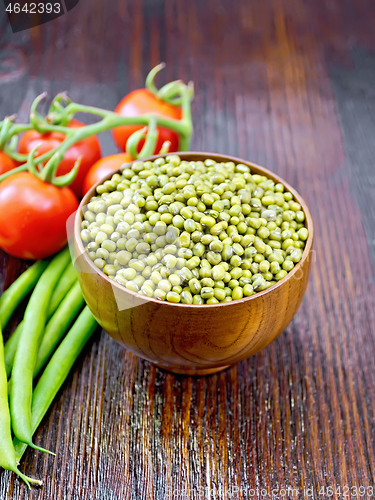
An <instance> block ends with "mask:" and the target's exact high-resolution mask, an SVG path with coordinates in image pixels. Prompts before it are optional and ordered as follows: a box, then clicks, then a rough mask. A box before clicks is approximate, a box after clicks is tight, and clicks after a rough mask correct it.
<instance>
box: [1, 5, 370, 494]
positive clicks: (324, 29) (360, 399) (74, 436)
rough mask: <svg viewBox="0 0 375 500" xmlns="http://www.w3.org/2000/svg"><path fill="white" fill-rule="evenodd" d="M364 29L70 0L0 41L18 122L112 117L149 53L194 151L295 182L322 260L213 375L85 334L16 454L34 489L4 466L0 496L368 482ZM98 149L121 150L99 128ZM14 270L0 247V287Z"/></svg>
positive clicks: (278, 12) (7, 104)
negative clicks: (279, 318) (288, 308)
mask: <svg viewBox="0 0 375 500" xmlns="http://www.w3.org/2000/svg"><path fill="white" fill-rule="evenodd" d="M374 21H375V12H374V7H373V5H372V3H371V2H370V1H367V0H347V1H345V2H340V1H339V0H333V1H331V2H329V3H327V2H324V1H323V0H267V1H263V2H260V1H255V2H247V1H246V0H239V1H238V2H229V1H228V0H206V1H204V2H203V1H199V0H191V1H189V2H179V1H178V0H157V1H151V0H129V1H128V2H121V1H120V0H112V1H111V2H100V1H99V0H92V1H91V2H90V5H88V3H87V2H85V1H84V0H81V2H79V4H78V6H77V7H75V8H74V9H73V10H72V11H71V12H69V13H68V14H67V15H65V16H63V17H61V18H59V19H57V20H55V21H53V22H51V23H50V24H46V25H44V26H43V27H41V28H36V29H33V30H30V31H28V32H24V33H19V34H16V35H13V34H12V33H11V32H10V30H9V28H4V29H3V30H2V33H1V40H0V43H1V72H0V112H1V115H4V114H7V113H12V112H18V113H19V116H20V119H25V117H26V116H27V110H28V107H29V105H30V103H31V101H32V99H33V98H34V97H35V95H37V94H38V93H40V92H42V91H43V90H48V91H49V92H50V94H51V95H54V94H56V93H57V92H59V91H62V90H68V92H69V93H70V95H71V96H72V98H73V99H76V100H77V101H80V102H83V103H90V104H96V105H98V106H104V107H107V108H112V109H113V108H114V106H115V105H116V104H117V102H118V101H119V100H120V98H121V97H122V96H123V95H124V94H125V93H126V92H128V91H130V90H131V89H133V88H135V87H137V86H142V85H143V80H144V76H145V74H146V73H147V71H148V70H149V69H150V68H151V67H152V66H153V65H155V64H156V63H157V62H159V61H161V60H164V61H165V62H166V63H167V69H166V74H165V76H163V77H162V78H161V82H162V83H163V82H165V81H167V80H171V79H175V78H183V79H184V80H190V79H191V80H193V81H194V82H195V87H196V99H195V101H194V106H193V108H194V109H193V112H194V121H195V135H194V139H193V144H192V146H193V147H194V149H197V150H200V149H201V150H203V149H204V150H212V151H218V152H223V153H228V154H236V155H239V156H242V157H244V158H247V159H251V160H253V161H254V162H257V163H261V164H263V165H264V166H265V167H267V168H269V169H271V170H274V171H276V172H277V173H278V174H279V175H281V176H282V177H284V178H285V180H287V181H288V182H290V183H291V184H292V185H293V186H295V187H296V189H297V190H299V192H300V193H301V194H302V196H303V197H304V198H305V200H306V201H307V203H308V204H309V206H310V209H311V213H312V216H313V219H314V222H315V228H316V244H315V250H316V262H314V263H313V266H312V274H311V281H310V284H309V287H308V291H307V293H306V297H305V299H304V301H303V304H302V306H301V308H300V310H299V312H298V313H297V315H296V317H295V318H294V320H293V322H292V323H291V325H290V326H289V327H288V328H287V329H286V331H285V332H284V334H282V335H281V337H280V338H278V339H277V340H276V341H275V342H274V343H273V344H271V345H270V346H269V347H268V348H267V349H265V350H264V351H262V352H261V353H259V354H258V355H257V356H254V357H253V358H250V359H249V360H246V361H244V362H242V363H240V364H238V365H236V366H233V367H232V368H230V369H229V370H227V371H225V372H223V373H220V374H218V375H213V376H211V377H207V378H191V377H188V378H184V377H175V376H173V375H171V374H168V373H166V372H162V371H159V370H157V369H155V368H154V367H153V366H151V365H150V364H149V363H148V362H145V361H143V360H140V359H137V358H136V357H135V356H133V355H132V354H130V353H128V352H126V351H125V350H123V349H121V348H119V347H118V346H117V345H116V344H115V343H114V341H112V340H111V339H110V338H109V337H108V336H107V335H106V334H105V333H102V334H101V335H98V337H97V338H95V339H94V341H93V342H92V343H91V344H90V345H89V346H87V348H86V349H85V351H84V353H83V354H82V355H81V357H80V358H79V360H78V361H77V363H76V365H75V367H74V369H73V371H72V374H71V375H70V376H69V378H68V380H67V381H66V383H65V384H64V387H63V388H62V390H61V391H60V393H59V394H58V396H57V398H56V401H55V403H54V405H53V406H52V408H51V410H50V411H49V413H48V415H47V416H46V418H45V419H44V421H43V423H42V425H41V428H40V430H39V431H38V433H37V435H36V442H37V443H38V444H40V445H42V446H47V447H48V448H50V449H52V450H55V451H56V452H57V456H56V458H53V457H50V456H47V455H42V454H40V453H35V452H34V451H32V452H31V451H29V452H27V454H26V456H25V458H24V459H23V461H22V463H21V469H22V470H23V471H27V472H28V473H29V474H32V475H35V476H39V477H41V478H42V479H43V480H44V481H45V484H44V486H43V488H40V489H34V490H33V491H32V493H30V494H29V493H27V491H26V488H25V487H24V486H22V485H21V482H20V481H19V480H18V479H15V478H14V477H13V476H11V475H10V474H8V473H6V472H4V471H1V472H0V498H4V499H8V498H9V499H11V498H19V499H25V498H33V499H38V500H42V499H51V498H53V499H54V500H59V499H80V500H81V499H82V500H83V499H90V500H91V499H100V500H120V499H121V500H122V499H137V500H138V499H163V500H164V499H166V498H173V495H174V498H193V499H195V498H200V497H199V495H200V494H201V495H203V496H201V498H225V496H223V495H222V496H221V497H220V496H219V493H220V491H225V490H226V491H227V492H234V491H237V490H236V488H238V495H237V497H238V498H243V499H246V498H272V496H268V497H267V496H265V493H264V492H263V493H262V489H264V490H265V491H266V492H267V495H272V489H276V490H278V491H279V494H281V492H280V489H281V488H284V487H285V488H292V489H291V490H289V497H288V496H286V497H287V498H308V496H307V492H306V491H307V490H305V493H304V489H307V488H312V489H313V494H314V497H313V498H323V497H324V495H323V496H322V495H319V491H320V490H321V488H322V487H324V488H326V487H327V486H332V487H333V488H334V489H335V488H336V487H341V492H343V488H344V487H345V486H346V485H347V486H349V487H351V486H357V487H359V486H364V487H366V488H367V487H371V486H373V477H374V470H375V469H374V468H375V456H374V443H373V435H374V431H375V422H374V416H375V395H374V386H375V370H374V360H373V354H372V353H373V351H374V348H375V341H374V338H375V335H374V334H375V332H374V324H375V322H374V311H375V307H374V306H375V290H374V281H373V266H374V245H373V239H374V229H375V220H374V210H373V208H372V207H373V205H374V203H373V201H374V199H373V196H374V190H373V189H372V187H373V186H374V182H375V170H374V168H373V164H372V158H373V156H374V155H373V153H374V151H373V141H372V140H371V138H372V137H374V135H375V123H374V120H373V118H372V115H373V113H372V110H373V103H374V94H373V88H374V85H373V80H374V70H373V68H374V55H373V51H374V49H375V32H374V30H373V25H374ZM1 26H3V27H4V26H5V22H2V23H1ZM353 49H355V50H354V52H353ZM7 51H8V52H7ZM7 57H8V59H7ZM12 61H13V63H12V64H13V67H12V65H9V62H12ZM103 146H104V151H105V153H108V154H109V153H110V152H112V151H115V148H114V146H113V144H112V142H111V137H110V135H109V134H106V135H105V136H104V139H103ZM24 268H25V264H24V263H21V262H20V261H17V260H16V259H9V258H8V257H7V256H6V255H5V254H4V253H0V283H1V284H0V287H1V288H0V290H2V289H4V288H5V287H7V286H8V285H9V284H10V283H11V282H12V281H13V280H14V279H15V278H16V276H17V275H18V274H19V273H20V272H21V271H22V270H23V269H24ZM20 315H21V310H20V311H19V312H18V315H17V317H15V318H14V320H13V321H12V325H11V328H10V329H14V327H15V326H16V323H17V321H18V320H19V317H20ZM10 329H8V330H7V331H6V332H5V333H6V335H7V336H8V335H9V333H10ZM220 488H221V490H220ZM257 488H258V491H257ZM309 491H310V492H311V491H312V490H309ZM215 492H216V493H215ZM169 493H171V495H169ZM184 495H185V496H184ZM215 495H216V496H215ZM262 495H263V496H262ZM366 495H367V497H369V498H370V496H371V495H370V490H367V491H366ZM366 495H365V497H366ZM326 496H328V495H326ZM227 497H228V496H227ZM310 497H312V496H310ZM234 498H235V496H234Z"/></svg>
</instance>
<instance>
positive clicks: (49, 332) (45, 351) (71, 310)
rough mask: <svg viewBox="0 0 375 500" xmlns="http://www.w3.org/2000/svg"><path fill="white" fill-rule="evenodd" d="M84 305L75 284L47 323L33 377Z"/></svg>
mask: <svg viewBox="0 0 375 500" xmlns="http://www.w3.org/2000/svg"><path fill="white" fill-rule="evenodd" d="M84 303H85V301H84V298H83V295H82V292H81V287H80V286H79V283H78V282H77V283H75V284H74V285H73V286H72V288H71V289H70V291H69V293H68V295H67V296H66V297H65V299H64V300H63V301H62V302H61V304H60V306H59V307H58V309H57V311H56V312H55V314H54V315H53V316H52V318H51V319H50V321H49V322H48V323H47V326H46V330H45V332H44V335H43V338H42V342H41V344H40V348H39V352H38V357H37V360H36V364H35V368H34V377H36V376H37V375H38V373H39V372H40V370H41V369H42V368H43V366H44V365H45V364H46V362H47V361H48V358H49V357H50V356H51V354H52V353H53V351H54V350H55V348H56V346H57V344H58V343H59V342H60V340H61V338H62V337H63V336H64V334H65V332H66V331H67V329H68V328H69V326H70V324H71V323H72V321H73V320H74V318H75V317H76V316H77V314H78V313H79V311H80V309H81V308H82V306H83V304H84Z"/></svg>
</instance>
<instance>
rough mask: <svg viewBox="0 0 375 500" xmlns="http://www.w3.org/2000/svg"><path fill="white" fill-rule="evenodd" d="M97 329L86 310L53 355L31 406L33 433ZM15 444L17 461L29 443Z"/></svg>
mask: <svg viewBox="0 0 375 500" xmlns="http://www.w3.org/2000/svg"><path fill="white" fill-rule="evenodd" d="M97 326H98V325H97V322H96V320H95V318H94V316H93V315H92V314H91V312H90V310H89V309H88V307H85V308H84V310H83V311H82V313H81V314H80V315H79V317H78V319H77V320H76V322H75V323H74V325H73V326H72V328H71V329H70V331H69V332H68V334H67V335H66V337H65V338H64V340H63V341H62V342H61V344H60V346H59V347H58V348H57V350H56V352H55V353H54V355H53V356H52V358H51V360H50V361H49V363H48V365H47V366H46V369H45V370H44V372H43V374H42V376H41V377H40V379H39V382H38V384H37V386H36V387H35V389H34V392H33V398H32V406H31V429H32V434H34V432H35V431H36V430H37V428H38V426H39V424H40V422H41V421H42V419H43V417H44V415H45V414H46V413H47V411H48V408H49V407H50V406H51V404H52V401H53V400H54V398H55V396H56V394H57V393H58V391H59V390H60V388H61V386H62V384H63V383H64V381H65V379H66V377H67V376H68V374H69V372H70V370H71V368H72V366H73V364H74V362H75V361H76V359H77V358H78V356H79V354H80V353H81V351H82V349H83V348H84V346H85V344H86V343H87V341H88V340H89V339H90V337H91V336H92V335H93V333H94V332H95V330H96V328H97ZM13 444H14V448H15V452H16V457H17V460H18V461H20V460H21V458H22V455H23V454H24V452H25V450H26V448H27V444H26V443H24V442H22V441H21V440H19V439H18V438H15V439H14V440H13Z"/></svg>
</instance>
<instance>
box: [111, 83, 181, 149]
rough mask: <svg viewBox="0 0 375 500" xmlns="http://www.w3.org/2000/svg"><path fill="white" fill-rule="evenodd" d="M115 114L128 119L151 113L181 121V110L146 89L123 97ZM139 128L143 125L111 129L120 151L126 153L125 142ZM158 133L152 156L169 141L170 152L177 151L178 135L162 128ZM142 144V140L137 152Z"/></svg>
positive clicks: (159, 128)
mask: <svg viewBox="0 0 375 500" xmlns="http://www.w3.org/2000/svg"><path fill="white" fill-rule="evenodd" d="M115 112H116V113H118V114H119V115H121V116H128V117H129V116H140V115H144V114H147V113H153V114H155V115H157V116H160V117H163V118H173V119H175V120H181V116H182V112H181V108H179V107H177V106H172V105H171V104H168V103H166V102H163V101H161V100H159V99H158V98H157V97H156V96H155V95H154V94H153V93H152V92H150V91H149V90H148V89H138V90H134V91H133V92H130V94H128V95H127V96H125V97H124V98H123V99H122V101H120V102H119V104H118V105H117V107H116V109H115ZM140 128H143V125H142V126H139V125H122V126H121V127H117V128H115V129H113V131H112V133H113V138H114V140H115V142H116V144H117V146H118V147H119V148H120V149H121V150H122V151H126V142H127V140H128V139H129V137H130V136H131V135H132V134H133V133H134V132H135V131H136V130H139V129H140ZM158 131H159V137H158V141H157V144H156V148H155V152H154V154H157V153H158V152H159V151H160V149H161V147H162V145H163V144H164V142H165V141H170V143H171V146H170V148H169V150H170V151H178V146H179V136H178V133H177V132H174V131H173V130H169V129H168V128H164V127H158ZM143 144H144V140H143V141H140V144H139V148H138V152H140V150H141V149H142V146H143Z"/></svg>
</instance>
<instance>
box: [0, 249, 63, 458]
mask: <svg viewBox="0 0 375 500" xmlns="http://www.w3.org/2000/svg"><path fill="white" fill-rule="evenodd" d="M69 259H70V253H69V248H68V247H67V248H66V249H65V250H63V251H62V252H60V253H59V254H58V255H57V256H56V257H54V259H53V260H52V261H51V262H50V264H49V265H48V267H47V269H46V270H45V271H44V273H43V274H42V276H41V278H40V279H39V281H38V283H37V285H36V287H35V290H34V293H33V294H32V296H31V298H30V301H29V303H28V305H27V308H26V311H25V316H24V319H25V325H24V327H23V328H22V332H21V336H20V339H19V342H18V347H17V350H16V355H15V358H14V364H13V369H12V377H11V384H10V409H11V416H12V427H13V432H14V434H15V435H16V436H17V437H18V439H20V440H21V441H23V442H25V443H27V444H29V445H30V446H31V447H32V448H35V449H37V450H41V451H47V450H43V449H42V448H39V447H38V446H36V445H34V444H33V443H32V432H31V415H30V408H31V399H32V392H33V372H34V367H35V362H36V358H37V353H38V348H39V344H40V339H41V336H42V334H43V331H44V327H45V324H46V320H47V314H48V307H49V301H50V300H51V296H52V292H53V289H54V288H55V286H56V284H57V281H58V280H59V278H60V276H61V274H62V272H63V270H64V268H65V267H66V266H67V264H68V261H69Z"/></svg>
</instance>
